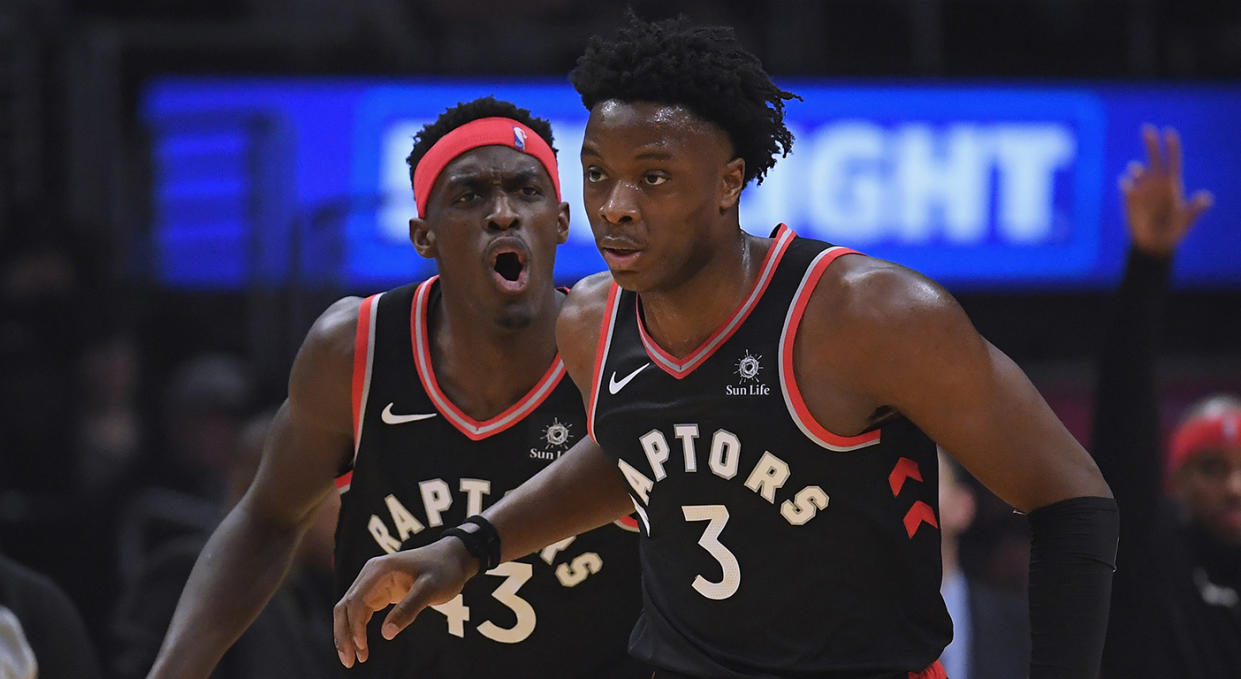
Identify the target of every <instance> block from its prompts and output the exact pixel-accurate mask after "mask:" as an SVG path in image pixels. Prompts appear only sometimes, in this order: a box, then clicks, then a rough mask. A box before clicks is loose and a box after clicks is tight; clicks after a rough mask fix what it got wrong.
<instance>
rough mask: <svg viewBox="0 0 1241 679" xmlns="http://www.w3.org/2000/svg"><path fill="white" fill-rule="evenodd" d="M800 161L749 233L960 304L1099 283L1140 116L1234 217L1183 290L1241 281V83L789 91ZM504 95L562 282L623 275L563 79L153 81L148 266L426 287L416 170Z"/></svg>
mask: <svg viewBox="0 0 1241 679" xmlns="http://www.w3.org/2000/svg"><path fill="white" fill-rule="evenodd" d="M781 85H782V86H784V87H785V88H787V89H790V90H792V91H794V92H797V93H798V94H800V95H801V96H802V97H803V98H804V101H800V102H798V101H794V102H790V104H789V108H788V112H787V117H788V124H789V127H790V128H791V129H792V130H793V132H794V133H795V134H796V138H797V139H796V142H795V144H794V147H793V153H792V154H791V155H790V156H789V157H787V158H783V159H781V160H780V161H779V162H778V163H777V165H776V167H775V169H774V170H772V171H771V173H770V174H769V175H768V177H767V179H766V181H764V182H763V184H762V185H754V184H751V185H750V186H749V187H747V188H746V190H745V192H744V193H743V195H742V202H741V223H742V226H743V227H744V228H745V229H746V230H748V231H750V232H752V233H756V234H763V235H766V234H767V233H768V232H770V230H771V229H772V227H774V226H775V225H776V224H778V223H781V222H784V223H787V224H788V225H790V226H791V227H793V229H794V230H795V231H797V232H798V233H800V234H802V235H805V236H810V237H814V238H820V239H823V240H828V241H832V242H836V243H840V244H844V245H848V246H850V247H853V248H856V249H859V250H862V251H864V252H867V253H868V254H872V255H875V256H877V257H882V258H885V259H890V260H893V261H896V262H899V263H901V264H903V265H906V266H909V267H911V268H914V269H917V270H919V271H921V272H923V273H925V274H927V275H929V276H931V277H932V278H935V279H937V280H939V281H940V282H942V283H944V284H945V285H947V286H949V287H950V288H952V289H954V290H1055V289H1101V288H1105V287H1110V286H1111V285H1113V284H1114V282H1115V280H1116V276H1117V275H1118V272H1119V271H1120V268H1121V263H1122V261H1123V258H1124V252H1125V247H1126V243H1127V237H1126V235H1125V232H1124V224H1123V220H1122V207H1121V203H1120V199H1119V192H1118V189H1117V185H1116V180H1117V177H1118V176H1119V175H1120V173H1121V171H1122V170H1123V169H1124V167H1125V165H1126V164H1127V163H1128V162H1129V161H1130V160H1132V159H1141V158H1142V157H1143V155H1142V154H1143V150H1142V146H1141V143H1140V140H1139V134H1138V130H1139V126H1140V125H1141V124H1142V123H1143V122H1147V121H1150V122H1156V123H1159V124H1166V125H1175V126H1176V127H1177V128H1179V130H1180V131H1181V134H1182V137H1183V139H1184V144H1185V148H1186V153H1187V157H1186V167H1185V182H1186V185H1187V187H1189V188H1191V189H1193V188H1198V187H1204V188H1209V189H1212V190H1213V191H1214V192H1215V194H1216V205H1215V206H1214V207H1213V208H1212V209H1211V211H1210V212H1209V213H1208V215H1207V216H1206V217H1205V218H1204V219H1203V220H1202V223H1201V224H1200V225H1199V226H1198V227H1197V228H1196V229H1195V231H1194V232H1193V233H1192V234H1191V235H1190V236H1189V238H1188V240H1187V241H1186V243H1185V245H1184V247H1183V248H1182V251H1181V253H1180V255H1179V256H1178V259H1177V270H1176V283H1177V285H1178V286H1181V287H1196V288H1239V287H1241V203H1238V200H1237V197H1236V193H1235V192H1234V191H1233V190H1232V187H1233V186H1234V185H1236V184H1237V181H1236V180H1237V178H1238V177H1241V134H1237V132H1236V121H1238V120H1241V86H1231V87H1225V86H1189V85H1185V86H1174V85H1166V84H1165V85H1143V84H1126V85H1111V84H1108V85H1102V84H1091V83H1084V84H1083V83H1066V84H1046V83H1043V84H1037V85H1034V84H1029V85H1027V84H1020V83H1007V82H1005V83H999V82H995V83H985V84H984V83H952V84H936V85H927V84H918V83H892V82H853V81H850V82H847V83H842V82H832V81H784V82H781ZM487 94H493V95H495V96H496V97H498V98H502V99H508V100H510V101H513V102H514V103H517V104H518V105H520V106H522V107H525V108H529V109H531V111H532V112H534V113H535V115H538V116H541V117H544V118H547V119H548V120H550V121H551V122H552V126H553V129H554V132H555V136H556V146H557V148H558V149H560V179H561V186H562V190H563V194H564V198H565V200H567V201H568V202H569V203H570V205H571V206H572V207H573V212H572V222H571V226H570V237H569V242H568V243H567V244H565V245H564V246H562V247H561V248H560V251H559V254H558V256H557V277H558V278H559V279H560V280H561V281H562V282H571V281H573V280H576V279H577V278H580V277H581V276H584V275H586V274H589V273H593V272H595V271H599V270H602V269H603V268H604V265H603V261H602V259H601V258H600V257H599V255H598V252H597V251H596V250H595V248H594V244H593V241H592V239H591V235H590V226H589V222H588V221H587V219H586V215H585V213H584V212H583V211H582V209H581V189H582V174H581V164H580V163H579V161H578V157H577V156H578V150H579V148H580V145H581V140H582V129H583V126H584V125H585V121H586V114H587V112H586V110H585V109H584V108H583V107H582V105H581V101H580V99H579V98H578V96H577V94H576V93H575V92H574V91H573V90H572V88H571V87H569V86H568V85H567V84H565V83H562V82H552V81H535V82H529V81H521V82H518V81H482V80H479V81H429V80H428V81H395V80H378V79H311V78H278V79H255V78H201V77H194V78H191V77H177V78H166V79H159V80H155V81H153V82H152V83H151V84H150V85H149V86H148V87H147V88H146V90H145V92H144V96H143V102H142V114H143V118H144V122H145V124H146V125H147V127H148V130H149V132H150V138H151V143H152V153H153V169H154V172H153V188H152V191H153V195H152V201H153V207H154V210H153V214H154V224H153V229H152V238H153V242H152V243H151V246H152V253H153V256H152V258H151V262H150V266H151V271H150V273H151V274H152V276H153V277H154V278H155V279H156V280H158V281H161V282H162V283H164V284H166V285H169V286H171V287H178V288H190V289H235V288H239V287H241V286H243V285H245V284H246V283H247V282H250V281H259V282H267V283H273V284H280V283H282V282H290V281H292V282H303V281H328V282H331V283H333V284H336V285H340V286H344V287H348V288H350V289H354V290H377V289H382V288H385V287H389V286H392V285H396V284H399V283H403V282H408V281H411V280H416V279H419V278H422V277H424V276H426V275H428V274H430V273H432V272H433V267H434V265H433V263H432V262H429V261H427V260H423V259H421V258H419V257H418V256H417V254H416V253H415V252H414V251H413V248H412V246H411V245H410V244H409V241H408V239H407V233H408V220H409V218H410V217H412V216H414V215H415V213H416V208H415V206H414V202H413V198H412V194H411V190H410V183H409V168H408V166H407V165H406V164H405V157H406V156H407V155H408V154H409V150H410V146H411V140H412V138H413V136H414V134H415V133H416V132H417V131H418V129H419V128H420V127H421V126H422V125H424V124H426V123H427V122H430V121H431V120H432V119H434V117H435V116H436V115H438V114H439V113H440V112H442V111H443V110H444V109H445V108H446V107H448V106H450V105H452V104H455V103H456V102H459V101H467V100H470V99H473V98H475V97H478V96H483V95H487Z"/></svg>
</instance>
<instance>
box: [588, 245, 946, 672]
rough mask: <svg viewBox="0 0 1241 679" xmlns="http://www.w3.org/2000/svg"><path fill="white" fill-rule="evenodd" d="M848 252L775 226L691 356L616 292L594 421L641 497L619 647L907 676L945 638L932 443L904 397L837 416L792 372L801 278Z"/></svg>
mask: <svg viewBox="0 0 1241 679" xmlns="http://www.w3.org/2000/svg"><path fill="white" fill-rule="evenodd" d="M849 254H853V253H852V251H850V250H846V249H844V248H839V247H834V246H831V245H828V244H826V243H821V242H817V241H812V240H806V239H801V238H797V237H796V236H795V235H794V234H793V232H792V231H790V230H789V229H787V228H785V227H781V229H780V230H779V231H778V232H777V233H776V234H774V236H773V240H772V244H771V246H770V248H769V251H768V254H767V257H766V259H765V260H764V265H763V267H762V270H761V273H760V274H759V276H758V279H757V281H756V283H755V285H754V288H753V290H752V291H751V293H750V294H749V295H748V296H747V297H746V298H745V299H744V300H742V302H741V304H740V306H739V307H738V309H737V310H736V311H735V312H734V313H733V314H732V315H731V316H730V317H729V319H728V320H727V321H726V322H725V323H724V324H723V325H722V326H721V327H720V328H718V329H717V330H716V332H714V333H713V334H712V335H711V336H710V339H708V340H707V341H706V342H705V343H704V344H703V345H702V346H701V347H699V348H698V349H696V350H695V351H693V352H690V353H689V354H688V355H687V356H685V357H677V356H674V355H672V354H671V353H669V352H667V351H666V350H664V349H663V348H661V347H659V346H658V344H657V343H656V342H655V340H654V339H653V338H652V337H651V336H650V335H649V334H648V333H647V332H646V330H645V328H644V327H643V320H642V319H643V316H642V313H641V312H642V309H641V299H640V298H639V297H638V296H637V295H635V294H633V293H630V292H627V291H623V290H620V289H616V288H614V289H613V290H612V292H611V294H610V295H609V298H608V302H607V308H606V309H605V312H604V317H603V322H602V325H601V336H600V339H599V344H598V352H597V360H596V363H595V368H594V369H595V374H594V377H593V380H592V388H593V393H592V394H590V403H591V408H590V418H589V423H590V426H591V431H592V433H593V436H594V438H595V439H596V440H597V441H598V442H599V443H600V444H601V445H602V446H603V448H604V450H605V451H607V453H608V454H609V455H610V456H612V457H613V458H615V460H616V465H617V469H618V471H619V472H620V474H621V476H622V478H624V480H625V482H626V483H627V484H628V486H629V491H630V497H631V499H632V501H633V504H634V508H635V515H636V517H637V520H638V524H639V528H640V535H641V545H642V550H641V556H642V561H643V578H644V579H643V585H644V586H643V594H644V597H645V606H644V610H643V612H642V616H641V617H640V618H639V621H638V624H637V626H636V628H635V630H634V635H633V640H632V644H631V647H632V650H633V652H634V653H635V654H636V655H637V656H638V657H639V658H641V659H644V660H647V661H650V662H651V664H653V665H656V666H658V667H663V668H666V669H667V670H669V671H672V672H674V673H680V674H683V675H686V676H703V677H725V678H728V679H742V678H745V677H754V676H763V677H768V676H786V675H787V676H836V675H838V674H839V675H848V676H871V675H873V676H895V675H902V676H903V675H904V674H906V673H908V672H910V668H928V671H930V669H931V668H932V664H933V663H934V662H935V660H936V659H937V658H938V657H939V654H940V652H941V651H942V650H943V648H944V646H945V645H946V644H947V642H948V640H949V639H950V638H951V623H950V621H949V619H948V615H947V611H946V609H945V607H944V604H943V601H942V599H941V598H940V595H939V580H940V575H941V573H940V568H939V563H940V562H939V549H940V545H939V532H938V530H934V528H935V527H936V519H935V507H936V506H937V486H938V479H937V478H936V474H937V467H936V452H935V445H934V444H933V443H932V442H931V441H930V439H928V438H927V437H926V435H924V434H923V433H922V432H921V431H919V430H918V428H917V427H916V426H914V425H913V424H912V423H911V422H909V421H908V420H906V419H904V418H901V417H894V418H891V419H889V420H887V421H885V423H884V424H883V425H882V426H881V427H877V428H875V429H874V430H872V431H867V432H863V433H862V434H858V435H852V436H848V435H842V434H839V433H836V432H832V431H829V430H828V429H827V428H826V427H824V426H823V425H822V424H821V423H819V422H818V421H816V420H815V418H814V417H813V415H812V414H811V413H810V411H809V409H808V408H807V407H806V404H805V401H804V400H803V399H802V393H801V388H800V386H799V385H798V384H797V380H796V379H795V376H794V374H793V359H792V357H793V345H794V341H795V338H796V330H797V328H798V326H799V324H800V321H801V318H802V315H803V314H804V313H806V309H807V302H808V300H809V297H810V295H811V293H812V292H813V291H814V290H815V289H816V286H818V285H821V284H823V283H822V281H823V280H825V279H824V273H825V272H826V271H827V269H828V267H829V266H830V265H831V263H832V262H834V261H836V260H837V259H839V258H840V257H843V256H846V255H849ZM648 363H649V364H652V365H655V366H658V368H659V369H658V370H655V369H641V368H642V366H644V365H646V364H648ZM612 385H616V386H615V387H613V386H612ZM925 676H926V677H928V678H930V677H934V676H935V675H934V674H927V675H925Z"/></svg>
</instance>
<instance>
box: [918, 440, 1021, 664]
mask: <svg viewBox="0 0 1241 679" xmlns="http://www.w3.org/2000/svg"><path fill="white" fill-rule="evenodd" d="M964 474H966V472H965V470H963V469H961V468H960V466H959V465H958V464H957V463H956V462H954V461H952V460H951V459H950V458H949V457H948V456H947V455H946V454H944V453H943V451H940V454H939V529H940V547H941V551H942V553H943V564H944V575H943V585H942V586H941V591H942V593H943V596H944V603H945V604H947V606H948V614H949V615H950V616H952V643H950V644H948V647H947V648H945V649H944V653H943V655H942V656H940V661H941V662H942V663H943V664H944V669H945V670H946V671H947V673H948V676H950V677H952V679H1019V678H1020V677H1025V676H1028V674H1029V668H1030V618H1029V612H1028V610H1027V608H1026V604H1025V600H1024V599H1023V598H1022V597H1019V596H1017V595H1016V594H1014V593H1012V592H1010V591H1008V590H1004V589H1000V588H997V587H994V586H991V585H989V584H987V583H984V582H981V581H979V580H978V579H976V578H974V577H972V576H971V575H968V574H966V573H965V571H964V570H963V569H962V568H961V558H960V551H959V547H960V543H959V540H960V537H961V534H962V533H964V532H965V531H966V529H968V528H969V527H970V524H972V523H973V522H974V517H975V515H976V513H977V510H978V499H977V495H976V492H977V491H975V489H974V486H973V485H971V484H970V483H969V482H968V481H967V480H966V479H964V478H963V475H964Z"/></svg>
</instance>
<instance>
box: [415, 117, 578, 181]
mask: <svg viewBox="0 0 1241 679" xmlns="http://www.w3.org/2000/svg"><path fill="white" fill-rule="evenodd" d="M482 118H512V119H513V120H516V121H517V122H519V123H521V124H522V125H525V126H526V127H528V128H530V129H532V130H534V132H535V134H537V135H539V136H540V137H542V138H543V141H545V142H547V145H548V146H550V147H551V148H552V153H556V146H555V144H554V142H553V139H552V125H551V123H549V122H547V121H546V120H544V119H542V118H536V117H535V116H534V115H532V114H531V113H530V111H529V110H527V109H524V108H518V107H517V105H516V104H512V103H510V102H507V101H503V100H500V99H496V98H495V97H491V96H487V97H480V98H478V99H475V100H473V101H466V102H461V103H458V104H457V105H456V106H453V107H452V108H449V109H447V110H445V111H444V112H443V113H441V114H440V115H439V117H438V118H436V119H435V121H434V122H432V123H430V124H428V125H426V126H424V127H423V128H422V129H421V130H419V131H418V134H416V135H414V148H413V150H412V151H410V153H409V157H408V158H406V159H405V162H407V163H409V181H410V183H413V181H414V169H415V168H417V167H418V161H420V160H422V157H423V156H425V155H426V154H427V151H430V150H431V147H432V146H435V142H437V141H439V140H440V139H442V138H443V137H444V135H446V134H448V133H449V132H452V131H453V130H455V129H457V128H458V127H461V126H462V125H464V124H466V123H469V122H473V121H475V120H480V119H482Z"/></svg>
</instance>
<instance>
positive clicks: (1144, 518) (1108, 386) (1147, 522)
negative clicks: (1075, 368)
mask: <svg viewBox="0 0 1241 679" xmlns="http://www.w3.org/2000/svg"><path fill="white" fill-rule="evenodd" d="M1171 269H1172V262H1171V259H1170V258H1167V257H1152V256H1150V255H1147V254H1145V253H1143V252H1141V251H1140V250H1137V249H1131V250H1130V252H1129V257H1128V260H1127V262H1126V266H1125V275H1124V279H1123V281H1122V282H1121V285H1120V288H1119V290H1118V291H1117V294H1116V299H1115V301H1114V304H1113V308H1112V310H1111V313H1110V314H1109V321H1108V325H1107V327H1106V330H1105V335H1104V343H1103V346H1102V347H1101V352H1100V355H1099V362H1098V365H1099V376H1098V386H1097V388H1096V395H1095V416H1094V432H1093V439H1094V440H1093V442H1092V446H1091V452H1092V453H1093V454H1094V457H1095V461H1096V462H1097V464H1098V465H1099V469H1100V470H1101V471H1102V472H1103V476H1104V477H1105V478H1106V479H1107V482H1108V484H1109V485H1110V486H1111V487H1112V492H1113V493H1114V494H1115V496H1116V501H1117V503H1118V504H1119V505H1120V507H1121V510H1122V511H1123V512H1124V514H1125V521H1124V525H1123V527H1122V529H1121V530H1122V534H1121V543H1120V548H1121V550H1122V551H1121V554H1120V556H1119V562H1120V566H1121V568H1122V569H1123V568H1124V567H1125V563H1126V561H1127V558H1126V554H1128V553H1130V551H1131V550H1137V551H1138V553H1141V548H1142V543H1143V541H1144V539H1145V538H1146V537H1147V536H1149V535H1150V532H1151V531H1150V527H1151V525H1152V524H1153V522H1154V519H1155V513H1156V511H1157V510H1158V507H1159V501H1160V498H1161V495H1162V494H1161V491H1160V489H1161V478H1162V472H1163V465H1162V464H1161V460H1162V457H1161V455H1160V447H1159V424H1158V423H1159V412H1158V404H1157V401H1156V393H1155V355H1156V351H1157V349H1158V335H1159V333H1160V331H1161V329H1162V327H1163V313H1164V307H1165V304H1166V299H1167V292H1168V280H1169V278H1170V273H1171ZM1121 577H1123V574H1122V576H1121Z"/></svg>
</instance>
